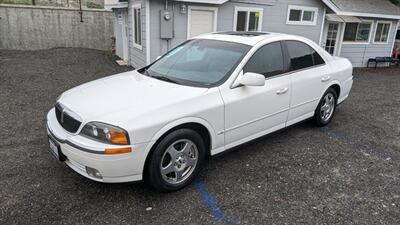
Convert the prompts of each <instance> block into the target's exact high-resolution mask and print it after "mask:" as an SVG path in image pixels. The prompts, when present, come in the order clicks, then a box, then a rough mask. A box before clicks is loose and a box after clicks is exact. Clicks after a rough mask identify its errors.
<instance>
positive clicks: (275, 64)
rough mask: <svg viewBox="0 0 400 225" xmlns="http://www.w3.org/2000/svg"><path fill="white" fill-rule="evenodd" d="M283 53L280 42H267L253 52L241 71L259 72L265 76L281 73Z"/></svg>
mask: <svg viewBox="0 0 400 225" xmlns="http://www.w3.org/2000/svg"><path fill="white" fill-rule="evenodd" d="M283 70H284V66H283V53H282V47H281V43H280V42H274V43H271V44H267V45H265V46H263V47H261V48H260V49H258V50H257V51H256V53H254V55H253V56H252V57H251V58H250V60H249V61H248V62H247V64H246V65H245V66H244V68H243V72H244V73H246V72H252V73H259V74H262V75H264V76H265V77H266V78H267V77H271V76H275V75H278V74H281V73H283Z"/></svg>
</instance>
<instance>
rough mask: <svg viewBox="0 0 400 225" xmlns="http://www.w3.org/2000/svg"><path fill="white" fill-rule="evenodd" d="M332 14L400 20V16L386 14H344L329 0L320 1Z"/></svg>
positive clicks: (344, 12)
mask: <svg viewBox="0 0 400 225" xmlns="http://www.w3.org/2000/svg"><path fill="white" fill-rule="evenodd" d="M322 2H324V3H325V5H327V6H328V7H329V8H330V9H331V10H332V11H333V12H334V13H336V14H338V15H341V16H360V17H372V18H384V19H396V20H400V15H387V14H375V13H360V12H346V11H341V10H340V9H339V8H338V7H336V5H335V4H333V3H332V2H331V1H329V0H322Z"/></svg>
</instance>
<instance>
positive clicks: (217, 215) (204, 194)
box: [195, 180, 230, 225]
mask: <svg viewBox="0 0 400 225" xmlns="http://www.w3.org/2000/svg"><path fill="white" fill-rule="evenodd" d="M195 186H196V189H197V191H198V192H199V193H200V195H201V198H202V200H203V202H204V203H205V204H206V205H207V207H208V208H209V209H210V210H211V213H212V215H213V217H214V219H215V220H217V221H219V222H222V223H223V224H225V225H230V223H229V220H228V218H227V217H226V216H225V214H224V213H223V212H222V210H221V209H220V208H219V207H218V203H217V201H215V199H214V197H213V196H212V195H211V194H210V193H209V192H208V191H207V188H206V187H205V185H204V182H203V181H201V180H196V182H195Z"/></svg>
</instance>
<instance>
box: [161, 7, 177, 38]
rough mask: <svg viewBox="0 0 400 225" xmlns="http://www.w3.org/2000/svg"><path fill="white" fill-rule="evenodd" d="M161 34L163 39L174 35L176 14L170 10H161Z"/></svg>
mask: <svg viewBox="0 0 400 225" xmlns="http://www.w3.org/2000/svg"><path fill="white" fill-rule="evenodd" d="M160 20H161V21H160V26H161V27H160V29H161V32H160V35H161V37H160V38H162V39H171V38H173V37H174V14H173V12H171V11H168V10H160Z"/></svg>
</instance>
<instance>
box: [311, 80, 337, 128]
mask: <svg viewBox="0 0 400 225" xmlns="http://www.w3.org/2000/svg"><path fill="white" fill-rule="evenodd" d="M336 106H337V94H336V91H335V89H333V88H329V89H328V90H327V91H326V92H325V93H324V95H323V96H322V98H321V100H320V102H319V104H318V106H317V109H316V110H315V113H314V122H315V124H316V125H317V126H319V127H323V126H326V125H328V124H329V123H330V122H331V121H332V118H333V116H334V115H335V111H336Z"/></svg>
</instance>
